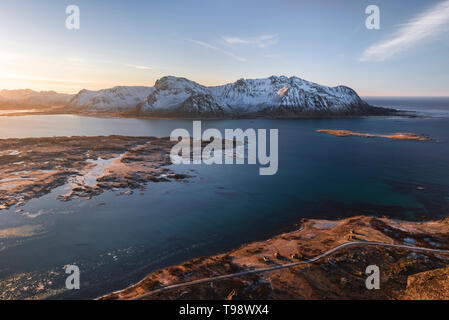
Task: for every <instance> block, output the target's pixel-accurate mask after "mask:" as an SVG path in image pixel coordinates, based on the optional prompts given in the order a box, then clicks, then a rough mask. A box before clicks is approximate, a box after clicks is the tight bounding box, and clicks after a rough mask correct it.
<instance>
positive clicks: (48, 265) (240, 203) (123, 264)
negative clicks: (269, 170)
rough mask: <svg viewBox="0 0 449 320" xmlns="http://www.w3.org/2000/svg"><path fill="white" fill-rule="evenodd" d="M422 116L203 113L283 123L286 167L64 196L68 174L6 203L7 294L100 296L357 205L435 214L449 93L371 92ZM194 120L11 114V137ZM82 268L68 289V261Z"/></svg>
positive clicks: (445, 188)
mask: <svg viewBox="0 0 449 320" xmlns="http://www.w3.org/2000/svg"><path fill="white" fill-rule="evenodd" d="M365 100H366V101H367V102H369V103H370V104H372V105H377V106H384V107H392V108H396V109H400V110H404V111H409V112H410V114H413V115H414V116H407V117H404V116H388V117H360V118H346V119H335V118H334V119H241V120H208V121H204V120H203V121H202V127H203V129H207V128H216V129H218V130H220V131H222V132H224V130H225V129H235V128H241V129H243V130H245V129H248V128H253V129H256V130H257V129H278V132H279V142H278V146H279V165H278V172H277V174H275V175H271V176H261V175H259V166H258V165H250V164H242V165H206V164H201V165H193V164H192V165H180V166H175V165H173V166H171V169H172V170H174V171H175V172H180V173H188V174H190V175H193V177H192V178H190V179H188V181H187V182H181V181H179V182H166V183H149V184H148V185H147V186H146V189H145V190H144V191H136V192H134V193H133V194H125V195H122V194H120V192H119V191H108V192H105V193H103V194H101V195H99V196H96V197H93V198H92V199H91V200H87V199H86V198H80V199H74V200H72V201H69V202H61V201H59V200H57V199H56V197H57V196H58V195H59V194H62V193H65V192H66V189H67V186H61V187H59V188H56V189H54V190H53V191H52V192H51V193H49V194H47V195H45V196H42V197H40V198H37V199H33V200H31V201H29V202H28V203H27V204H26V205H25V206H24V207H22V209H24V213H16V212H15V211H16V210H17V208H15V207H12V208H10V209H9V210H2V211H0V299H92V298H96V297H98V296H101V295H104V294H107V293H109V292H112V291H115V290H119V289H123V288H125V287H127V286H129V285H131V284H133V283H135V282H137V281H139V280H141V279H142V278H143V277H144V276H145V275H146V274H148V273H151V272H154V271H156V270H158V269H160V268H163V267H167V266H170V265H175V264H178V263H181V262H183V261H186V260H188V259H191V258H195V257H201V256H207V255H213V254H218V253H222V252H226V251H227V250H231V249H233V248H237V247H239V246H240V245H242V244H244V243H247V242H251V241H256V240H263V239H267V238H269V237H271V236H273V235H276V234H279V233H281V232H286V231H289V230H293V229H295V228H298V227H299V224H300V222H301V219H303V218H323V219H337V218H343V217H349V216H354V215H375V216H386V217H389V218H392V219H405V220H424V219H438V218H442V217H446V216H448V215H449V98H407V97H402V98H389V97H381V98H379V97H366V98H365ZM177 128H183V129H187V130H189V131H190V132H192V121H188V120H154V119H128V118H126V119H123V118H100V117H84V116H76V115H24V116H8V115H7V114H3V115H2V114H1V113H0V138H1V139H5V138H26V137H53V136H97V135H104V136H105V135H112V134H117V135H127V136H156V137H164V136H169V135H170V133H171V132H172V130H174V129H177ZM318 129H344V130H352V131H356V132H362V133H374V134H391V133H395V132H412V133H417V134H424V135H427V136H429V137H431V138H432V140H431V141H400V140H391V139H385V138H361V137H337V136H333V135H328V134H324V133H317V132H316V130H318ZM68 265H76V266H78V267H79V270H80V279H81V282H80V289H79V290H68V289H66V286H65V281H66V278H67V276H68V274H66V273H65V268H66V267H67V266H68Z"/></svg>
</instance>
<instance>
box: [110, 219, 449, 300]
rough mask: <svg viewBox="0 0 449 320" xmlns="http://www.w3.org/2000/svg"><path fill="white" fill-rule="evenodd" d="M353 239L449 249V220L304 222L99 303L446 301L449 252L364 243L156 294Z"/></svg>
mask: <svg viewBox="0 0 449 320" xmlns="http://www.w3.org/2000/svg"><path fill="white" fill-rule="evenodd" d="M355 241H357V242H362V243H363V242H368V241H374V242H381V243H387V244H395V245H404V246H413V247H423V248H431V249H432V248H433V249H439V250H448V249H449V219H448V218H446V219H443V220H438V221H425V222H408V221H399V220H392V219H388V218H376V217H366V216H356V217H352V218H346V219H342V220H333V221H331V220H316V219H304V220H303V221H301V222H300V224H299V225H298V226H297V229H296V230H295V231H292V232H288V233H283V234H280V235H278V236H276V237H274V238H271V239H268V240H265V241H259V242H254V243H250V244H246V245H243V246H242V247H240V248H238V249H236V250H233V251H230V252H226V253H223V254H219V255H216V256H211V257H201V258H197V259H193V260H190V261H187V262H185V263H183V264H180V265H177V266H172V267H169V268H164V269H161V270H159V271H156V272H154V273H152V274H150V275H148V276H147V277H146V278H145V279H143V280H142V281H141V282H139V283H137V284H136V285H133V286H131V287H129V288H127V289H124V290H122V291H118V292H115V293H112V294H110V295H107V296H105V297H102V299H136V298H138V297H141V296H142V295H148V294H150V295H149V296H147V297H146V298H145V299H229V300H232V299H449V294H448V292H449V291H448V290H447V288H448V286H449V277H448V274H449V268H448V263H449V254H444V253H443V254H442V253H435V252H425V251H416V250H415V251H414V250H410V249H404V248H398V247H385V246H369V245H367V246H363V244H362V245H357V246H354V247H347V248H343V249H341V250H338V251H336V252H335V253H332V254H331V255H329V256H326V257H324V258H323V259H321V260H319V261H317V262H315V263H313V264H306V265H301V266H295V267H291V268H286V269H281V270H275V271H271V272H265V273H255V274H250V275H245V276H239V277H234V278H229V279H225V280H220V281H216V282H213V283H202V284H198V285H192V286H188V287H184V288H182V289H176V290H167V291H162V292H159V293H156V294H151V293H152V292H154V291H155V290H157V289H159V288H162V287H164V286H168V285H173V284H178V283H185V282H189V281H195V280H199V279H203V278H208V277H215V276H220V275H226V274H232V273H238V272H244V271H247V270H254V269H261V268H267V267H270V266H277V265H283V264H287V263H292V262H295V261H301V260H306V259H309V258H311V257H315V256H317V255H319V254H322V253H324V252H326V251H328V250H330V249H332V248H334V247H337V246H339V245H342V244H344V243H348V242H355ZM369 265H376V266H378V267H379V269H380V289H379V290H375V289H374V290H368V289H367V288H366V286H365V280H366V278H367V277H368V276H367V275H366V273H365V272H366V268H367V266H369ZM156 292H157V291H156Z"/></svg>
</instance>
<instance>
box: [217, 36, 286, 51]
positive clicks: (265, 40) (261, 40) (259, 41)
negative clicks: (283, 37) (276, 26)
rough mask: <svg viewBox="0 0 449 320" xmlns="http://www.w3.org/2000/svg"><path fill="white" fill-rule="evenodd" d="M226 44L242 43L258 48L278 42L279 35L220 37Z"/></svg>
mask: <svg viewBox="0 0 449 320" xmlns="http://www.w3.org/2000/svg"><path fill="white" fill-rule="evenodd" d="M221 38H222V39H223V40H224V41H225V42H226V43H228V44H244V45H255V46H258V47H260V48H265V47H268V46H272V45H274V44H276V43H277V42H278V38H279V36H278V35H277V34H265V35H261V36H259V37H253V38H241V37H226V36H222V37H221Z"/></svg>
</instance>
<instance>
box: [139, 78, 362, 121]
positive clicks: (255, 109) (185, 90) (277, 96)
mask: <svg viewBox="0 0 449 320" xmlns="http://www.w3.org/2000/svg"><path fill="white" fill-rule="evenodd" d="M367 107H369V106H368V104H366V103H365V102H364V101H363V100H362V99H360V97H359V96H358V95H357V93H356V92H355V91H354V90H352V89H350V88H348V87H344V86H338V87H333V88H331V87H326V86H322V85H319V84H316V83H312V82H309V81H305V80H303V79H300V78H297V77H291V78H287V77H285V76H280V77H276V76H271V77H269V78H264V79H240V80H238V81H236V82H234V83H229V84H226V85H223V86H214V87H206V86H203V85H200V84H198V83H196V82H193V81H190V80H188V79H185V78H178V77H173V76H168V77H163V78H161V79H160V80H158V81H157V82H156V85H155V90H154V91H153V92H152V94H150V95H149V96H148V97H147V98H146V99H145V100H144V101H143V102H142V103H141V104H140V105H139V106H138V108H139V110H140V113H141V114H155V115H157V114H162V113H164V114H170V113H172V114H173V115H184V114H234V115H239V114H252V113H265V114H286V113H287V114H292V113H293V114H297V113H354V112H358V111H361V110H363V109H366V108H367Z"/></svg>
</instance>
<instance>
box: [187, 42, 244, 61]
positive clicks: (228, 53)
mask: <svg viewBox="0 0 449 320" xmlns="http://www.w3.org/2000/svg"><path fill="white" fill-rule="evenodd" d="M189 41H190V42H192V43H195V44H197V45H199V46H202V47H204V48H207V49H211V50H214V51H217V52H221V53H223V54H226V55H228V56H230V57H232V58H234V59H235V60H237V61H241V62H245V61H246V59H245V58H242V57H239V56H238V55H236V54H234V53H232V52H229V51H226V50H223V49H221V48H218V47H216V46H213V45H211V44H209V43H207V42H203V41H198V40H189Z"/></svg>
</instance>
